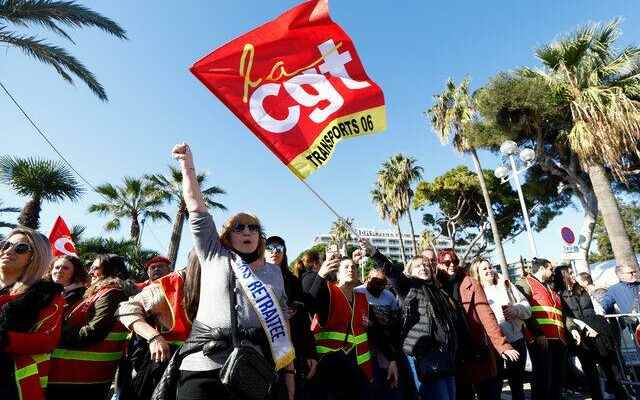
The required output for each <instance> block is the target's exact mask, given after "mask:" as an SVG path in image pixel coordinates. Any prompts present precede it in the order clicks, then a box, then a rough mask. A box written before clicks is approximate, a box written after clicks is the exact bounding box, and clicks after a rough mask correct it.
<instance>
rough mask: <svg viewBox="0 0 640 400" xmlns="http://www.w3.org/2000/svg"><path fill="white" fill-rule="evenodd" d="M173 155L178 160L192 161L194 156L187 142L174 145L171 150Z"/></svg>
mask: <svg viewBox="0 0 640 400" xmlns="http://www.w3.org/2000/svg"><path fill="white" fill-rule="evenodd" d="M171 155H172V156H173V158H175V159H176V160H178V161H186V162H191V161H193V158H192V156H191V149H190V148H189V145H188V144H186V143H180V144H177V145H175V146H173V150H171Z"/></svg>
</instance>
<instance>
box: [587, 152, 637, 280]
mask: <svg viewBox="0 0 640 400" xmlns="http://www.w3.org/2000/svg"><path fill="white" fill-rule="evenodd" d="M586 169H587V172H588V173H589V178H590V179H591V183H592V185H593V191H594V192H595V194H596V198H597V199H598V209H599V210H600V212H601V213H602V219H603V221H604V226H605V228H606V230H607V235H609V240H610V241H611V248H612V249H613V255H614V256H615V258H616V263H617V264H619V265H625V266H628V267H633V268H636V269H637V268H638V260H637V259H636V255H635V253H634V252H633V247H632V246H631V241H630V240H629V235H628V234H627V231H626V230H625V228H624V223H623V222H622V216H621V215H620V209H619V208H618V203H617V202H616V199H615V197H614V196H613V191H612V190H611V184H610V183H609V179H608V178H607V175H606V174H605V170H604V167H603V166H602V165H588V166H587V168H586Z"/></svg>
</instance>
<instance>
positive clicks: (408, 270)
mask: <svg viewBox="0 0 640 400" xmlns="http://www.w3.org/2000/svg"><path fill="white" fill-rule="evenodd" d="M421 265H422V257H420V256H416V257H413V258H412V259H411V260H409V262H408V263H407V264H406V265H405V267H404V274H405V275H407V276H411V274H412V272H413V269H414V268H415V267H418V266H421Z"/></svg>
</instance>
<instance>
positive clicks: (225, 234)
mask: <svg viewBox="0 0 640 400" xmlns="http://www.w3.org/2000/svg"><path fill="white" fill-rule="evenodd" d="M236 224H256V225H258V226H259V227H260V229H259V230H258V248H257V249H256V250H257V251H258V255H259V257H258V258H263V257H264V250H265V248H266V247H267V238H266V236H265V234H264V230H263V229H262V224H261V223H260V220H259V219H258V217H256V216H255V215H252V214H247V213H243V212H241V213H237V214H236V215H233V216H232V217H231V218H229V219H228V220H227V222H225V223H224V224H223V225H222V230H221V232H220V243H222V244H223V246H224V247H226V248H228V249H230V250H235V249H234V248H233V246H232V245H231V232H233V227H235V226H236Z"/></svg>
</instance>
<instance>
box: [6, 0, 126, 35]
mask: <svg viewBox="0 0 640 400" xmlns="http://www.w3.org/2000/svg"><path fill="white" fill-rule="evenodd" d="M0 18H4V19H6V20H8V21H11V22H12V23H14V24H18V25H22V26H28V25H29V24H33V23H35V24H39V25H41V26H43V27H44V28H48V29H51V30H52V31H54V32H55V33H57V34H60V35H62V36H63V37H65V38H67V39H69V40H71V38H70V37H69V35H67V34H66V32H64V31H63V30H62V29H60V28H59V27H58V26H57V25H56V22H58V23H61V24H64V25H67V26H70V27H72V28H84V27H95V28H98V29H101V30H102V31H104V32H105V33H108V34H110V35H113V36H115V37H117V38H119V39H127V34H126V31H125V30H124V29H123V28H122V27H120V25H118V24H117V23H116V22H115V21H113V20H111V19H110V18H107V17H105V16H103V15H102V14H100V13H97V12H95V11H93V10H91V9H89V8H87V7H85V6H83V5H81V4H78V3H76V2H74V1H49V0H20V1H16V0H1V1H0Z"/></svg>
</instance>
